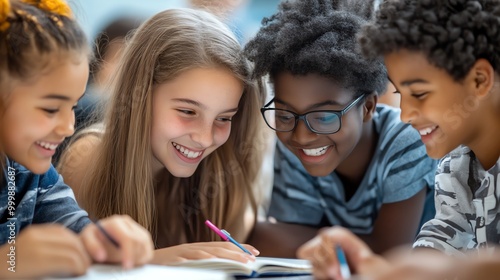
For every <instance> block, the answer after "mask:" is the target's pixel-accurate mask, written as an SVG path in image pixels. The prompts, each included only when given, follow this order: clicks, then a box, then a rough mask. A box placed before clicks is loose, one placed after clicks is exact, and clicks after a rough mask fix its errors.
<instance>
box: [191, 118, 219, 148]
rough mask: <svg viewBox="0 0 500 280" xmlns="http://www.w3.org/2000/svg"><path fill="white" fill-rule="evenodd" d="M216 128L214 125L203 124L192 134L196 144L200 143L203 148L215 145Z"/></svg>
mask: <svg viewBox="0 0 500 280" xmlns="http://www.w3.org/2000/svg"><path fill="white" fill-rule="evenodd" d="M213 130H214V127H213V123H210V124H203V125H201V126H200V127H198V129H197V130H196V131H195V132H194V133H193V134H192V136H191V137H192V139H193V141H194V142H196V143H198V144H199V145H200V147H201V148H207V147H210V146H212V145H213V143H214V131H213Z"/></svg>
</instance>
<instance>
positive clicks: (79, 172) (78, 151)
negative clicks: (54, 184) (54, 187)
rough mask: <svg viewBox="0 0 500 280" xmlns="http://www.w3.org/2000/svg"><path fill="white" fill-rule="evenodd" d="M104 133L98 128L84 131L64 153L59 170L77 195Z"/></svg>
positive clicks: (92, 127) (93, 127) (94, 127)
mask: <svg viewBox="0 0 500 280" xmlns="http://www.w3.org/2000/svg"><path fill="white" fill-rule="evenodd" d="M102 134H103V131H102V130H101V129H100V128H99V127H97V126H91V127H89V128H87V129H84V130H83V131H82V133H79V134H78V135H76V137H75V139H74V140H73V141H72V143H70V145H69V146H68V147H67V148H66V150H65V151H64V152H63V154H62V156H61V159H60V160H59V164H58V166H57V169H58V170H59V172H60V173H61V175H62V176H63V177H64V180H65V181H66V182H67V183H68V185H70V186H71V188H73V190H74V191H75V193H77V189H78V188H79V186H80V184H81V182H82V180H83V179H84V178H85V176H86V175H87V170H88V167H90V164H91V163H92V160H93V159H94V158H95V156H96V153H97V152H98V147H99V145H100V143H101V139H102Z"/></svg>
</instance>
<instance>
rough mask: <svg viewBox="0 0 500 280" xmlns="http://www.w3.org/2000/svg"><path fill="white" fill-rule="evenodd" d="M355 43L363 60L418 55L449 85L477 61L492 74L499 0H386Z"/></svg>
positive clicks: (499, 53)
mask: <svg viewBox="0 0 500 280" xmlns="http://www.w3.org/2000/svg"><path fill="white" fill-rule="evenodd" d="M359 41H360V44H361V48H362V52H363V53H364V54H365V55H366V56H367V57H369V58H374V57H377V56H380V55H384V54H387V53H391V52H394V51H397V50H399V49H408V50H411V51H419V52H423V53H424V54H425V55H426V56H427V59H428V61H429V63H431V64H432V65H434V66H436V67H438V68H441V69H443V70H445V71H447V72H448V73H449V74H450V75H451V76H452V77H453V79H454V80H455V81H461V80H463V79H464V78H465V76H466V75H467V73H468V72H469V70H470V69H471V68H472V66H473V65H474V63H475V62H476V61H477V60H478V59H480V58H484V59H487V60H488V61H489V62H490V63H491V65H492V66H493V68H494V69H495V70H496V71H497V72H498V71H499V68H498V66H500V0H399V1H398V0H396V1H392V0H388V1H386V2H384V3H382V4H381V5H380V9H379V11H378V12H377V16H376V20H375V22H374V23H373V24H368V25H366V26H364V27H363V28H362V32H361V33H360V36H359Z"/></svg>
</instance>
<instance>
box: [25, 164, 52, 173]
mask: <svg viewBox="0 0 500 280" xmlns="http://www.w3.org/2000/svg"><path fill="white" fill-rule="evenodd" d="M20 164H21V165H22V166H24V167H26V168H27V169H28V170H29V171H31V172H33V173H35V174H38V175H41V174H45V173H46V172H47V171H49V168H50V164H51V162H50V161H48V162H47V163H39V164H26V165H24V164H22V163H20Z"/></svg>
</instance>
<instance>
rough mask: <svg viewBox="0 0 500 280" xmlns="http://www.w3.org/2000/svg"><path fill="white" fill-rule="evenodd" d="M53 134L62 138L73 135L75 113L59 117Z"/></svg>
mask: <svg viewBox="0 0 500 280" xmlns="http://www.w3.org/2000/svg"><path fill="white" fill-rule="evenodd" d="M55 133H56V134H57V135H59V136H62V137H69V136H71V135H73V133H75V113H74V112H73V111H71V112H69V113H66V114H61V115H60V117H59V120H58V123H57V126H56V128H55Z"/></svg>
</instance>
